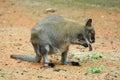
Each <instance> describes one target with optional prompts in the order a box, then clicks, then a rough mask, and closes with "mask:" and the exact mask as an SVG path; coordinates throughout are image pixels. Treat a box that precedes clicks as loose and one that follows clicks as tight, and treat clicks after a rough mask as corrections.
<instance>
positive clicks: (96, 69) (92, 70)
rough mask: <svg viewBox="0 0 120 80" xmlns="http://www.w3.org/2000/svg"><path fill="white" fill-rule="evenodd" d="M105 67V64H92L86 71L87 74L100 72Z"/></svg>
mask: <svg viewBox="0 0 120 80" xmlns="http://www.w3.org/2000/svg"><path fill="white" fill-rule="evenodd" d="M104 68H105V66H104V65H103V64H102V65H100V66H99V67H93V66H91V67H90V68H88V69H87V70H86V71H85V75H87V74H88V73H100V72H101V71H102V70H103V69H104Z"/></svg>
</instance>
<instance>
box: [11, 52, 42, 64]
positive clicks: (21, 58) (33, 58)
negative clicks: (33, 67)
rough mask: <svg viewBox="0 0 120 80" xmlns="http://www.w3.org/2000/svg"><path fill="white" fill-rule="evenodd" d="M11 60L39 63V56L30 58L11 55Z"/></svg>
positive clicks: (29, 56)
mask: <svg viewBox="0 0 120 80" xmlns="http://www.w3.org/2000/svg"><path fill="white" fill-rule="evenodd" d="M10 57H11V58H13V59H20V60H23V61H28V62H40V60H41V59H40V58H41V57H40V56H32V55H15V54H14V55H11V56H10Z"/></svg>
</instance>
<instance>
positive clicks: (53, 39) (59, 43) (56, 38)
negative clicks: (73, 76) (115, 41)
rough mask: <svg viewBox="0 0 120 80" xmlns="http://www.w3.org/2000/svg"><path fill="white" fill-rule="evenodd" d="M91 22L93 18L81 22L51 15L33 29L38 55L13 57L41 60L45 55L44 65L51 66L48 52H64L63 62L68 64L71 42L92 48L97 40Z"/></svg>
mask: <svg viewBox="0 0 120 80" xmlns="http://www.w3.org/2000/svg"><path fill="white" fill-rule="evenodd" d="M91 23H92V19H88V20H87V22H86V23H85V24H81V23H79V22H77V21H74V20H71V19H67V18H63V17H62V16H58V15H52V16H49V17H47V18H45V19H43V20H42V21H41V22H40V23H38V24H37V25H36V26H35V27H33V28H32V30H31V43H32V45H33V47H34V50H35V53H36V56H34V57H33V56H27V55H11V58H15V59H21V60H25V61H32V62H39V61H40V60H41V58H42V57H43V61H44V66H49V65H48V63H49V60H48V54H53V53H62V55H61V56H62V58H61V62H62V64H68V59H67V52H68V49H69V45H70V44H73V43H75V44H80V45H83V46H84V44H87V46H88V47H89V49H90V50H92V47H91V44H90V43H93V42H94V41H95V38H94V37H95V31H94V28H93V27H92V24H91ZM92 38H93V39H92Z"/></svg>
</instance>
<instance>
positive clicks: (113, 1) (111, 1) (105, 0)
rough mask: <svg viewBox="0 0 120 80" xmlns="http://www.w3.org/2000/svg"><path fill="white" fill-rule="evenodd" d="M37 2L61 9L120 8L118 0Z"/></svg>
mask: <svg viewBox="0 0 120 80" xmlns="http://www.w3.org/2000/svg"><path fill="white" fill-rule="evenodd" d="M36 1H39V2H41V1H42V2H46V3H50V4H52V5H53V6H54V5H57V6H62V7H77V8H81V7H82V8H83V7H88V8H93V7H95V8H96V7H102V8H105V7H106V8H111V7H118V8H120V0H36Z"/></svg>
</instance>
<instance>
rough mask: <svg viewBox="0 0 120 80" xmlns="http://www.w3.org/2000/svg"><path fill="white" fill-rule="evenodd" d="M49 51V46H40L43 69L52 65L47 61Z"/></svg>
mask: <svg viewBox="0 0 120 80" xmlns="http://www.w3.org/2000/svg"><path fill="white" fill-rule="evenodd" d="M49 51H50V47H49V45H45V46H42V47H41V49H40V52H41V53H42V57H43V65H44V66H45V67H52V66H51V65H53V64H52V63H50V62H49V59H48V53H49Z"/></svg>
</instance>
